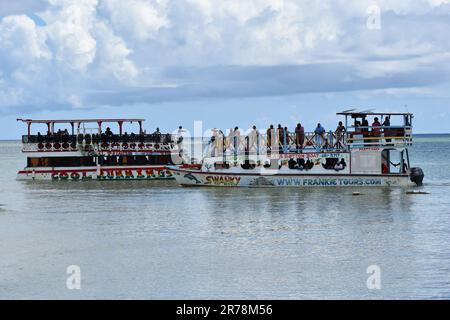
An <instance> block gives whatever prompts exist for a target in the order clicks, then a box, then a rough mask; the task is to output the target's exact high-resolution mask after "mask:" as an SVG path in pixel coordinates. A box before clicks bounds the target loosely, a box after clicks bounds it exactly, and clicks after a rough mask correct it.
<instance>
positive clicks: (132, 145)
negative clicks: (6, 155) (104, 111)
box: [17, 119, 191, 181]
mask: <svg viewBox="0 0 450 320" xmlns="http://www.w3.org/2000/svg"><path fill="white" fill-rule="evenodd" d="M17 121H22V122H24V123H26V124H27V127H28V132H27V134H26V135H23V136H22V144H23V148H22V152H23V153H25V154H26V155H27V166H26V167H25V168H24V169H23V170H20V171H19V172H18V174H17V179H18V180H74V181H84V180H93V179H94V180H108V181H109V180H114V181H115V180H168V179H173V175H172V173H171V172H170V170H167V166H168V165H175V164H176V165H178V166H179V167H185V168H186V167H191V165H190V164H188V163H189V161H188V160H186V159H184V158H185V157H184V156H183V153H182V142H181V140H182V139H181V136H176V135H171V134H161V133H160V132H159V130H158V131H156V132H155V133H153V134H146V132H145V131H144V130H143V127H142V125H143V122H144V121H145V119H74V120H32V119H17ZM132 123H137V124H138V125H139V131H138V133H127V132H123V125H124V124H132ZM108 124H114V127H116V125H118V132H116V133H113V131H112V130H111V129H110V128H109V127H107V125H108ZM32 125H33V126H37V125H41V126H42V125H43V126H44V129H45V130H46V133H45V134H41V133H40V132H38V133H37V134H32V133H31V126H32ZM55 126H56V127H66V129H65V130H61V129H59V130H58V131H56V128H55ZM89 126H91V127H92V126H94V127H93V128H90V127H89ZM105 128H106V130H103V129H105ZM185 163H186V164H185Z"/></svg>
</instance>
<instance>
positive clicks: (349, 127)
mask: <svg viewBox="0 0 450 320" xmlns="http://www.w3.org/2000/svg"><path fill="white" fill-rule="evenodd" d="M337 115H340V116H344V121H342V125H343V128H344V129H342V130H337V129H336V130H329V131H324V132H323V133H317V132H315V131H312V132H311V131H310V132H305V131H304V132H303V133H301V131H300V132H285V131H284V130H283V131H281V133H280V131H279V130H278V129H276V128H274V129H272V130H271V131H270V132H269V130H267V131H264V132H262V133H261V132H255V131H252V130H250V131H249V132H248V133H247V134H243V135H239V136H231V138H230V136H225V135H223V134H220V133H218V131H216V132H214V133H213V134H212V136H211V138H210V139H209V141H208V143H207V147H206V148H205V150H204V155H205V156H206V157H220V156H225V157H226V156H237V155H267V154H271V155H273V154H274V153H278V154H290V153H294V154H295V153H318V152H321V153H324V152H350V151H352V150H354V149H381V148H398V149H402V148H407V147H409V146H411V145H412V142H413V135H412V119H413V114H411V113H395V112H370V111H369V112H365V111H355V110H347V111H343V112H339V113H337ZM369 117H373V118H375V117H377V118H378V120H379V123H378V124H377V125H373V124H372V125H367V124H366V125H361V124H360V122H362V121H359V120H364V119H365V120H367V118H369ZM386 118H388V119H389V122H385V120H386ZM393 118H395V121H394V122H395V124H391V119H393ZM352 120H353V123H351V121H352ZM372 120H373V119H372ZM393 120H394V119H393ZM387 123H389V125H386V124H387Z"/></svg>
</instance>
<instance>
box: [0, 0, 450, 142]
mask: <svg viewBox="0 0 450 320" xmlns="http://www.w3.org/2000/svg"><path fill="white" fill-rule="evenodd" d="M449 35H450V0H415V1H410V0H396V1H395V0H389V1H387V0H383V1H382V0H379V1H372V0H357V1H356V0H355V1H349V0H345V1H344V0H321V1H318V0H317V1H311V0H307V1H303V0H21V1H10V0H0V139H16V138H19V136H20V135H21V134H22V133H24V132H25V129H26V128H25V126H24V125H23V124H21V123H18V122H16V118H32V119H49V118H54V119H70V118H97V117H101V118H117V117H139V118H141V117H142V118H146V119H147V121H146V123H145V127H146V128H147V131H153V130H154V128H156V127H160V128H161V129H162V131H170V132H171V131H173V130H174V129H175V128H177V127H178V125H183V126H184V127H186V128H188V129H189V128H192V127H193V123H194V121H195V120H201V121H203V126H204V127H205V128H212V127H218V128H230V127H234V126H236V125H237V126H240V127H241V128H249V127H250V126H251V125H253V124H256V125H257V126H258V127H260V128H261V127H267V125H268V124H271V123H273V124H275V125H276V124H278V123H281V124H283V125H286V126H289V127H293V126H294V125H295V124H296V123H297V122H301V123H302V124H303V125H304V126H305V127H306V129H307V130H308V129H310V130H313V129H314V126H315V124H317V122H321V123H322V124H323V125H324V126H325V128H327V129H334V128H335V127H336V123H337V122H338V121H339V120H341V119H339V118H338V117H337V116H336V115H335V113H336V112H338V111H342V110H346V109H351V108H357V109H360V110H368V109H373V110H376V111H383V112H384V111H398V112H403V111H409V112H413V113H414V114H415V119H414V126H415V131H416V132H418V133H444V132H450V36H449ZM41 129H42V128H41ZM41 131H44V130H41Z"/></svg>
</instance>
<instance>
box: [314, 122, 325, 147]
mask: <svg viewBox="0 0 450 320" xmlns="http://www.w3.org/2000/svg"><path fill="white" fill-rule="evenodd" d="M314 133H315V135H316V149H317V151H318V150H320V148H321V147H322V143H323V140H325V136H324V135H325V128H324V127H322V125H321V124H320V123H318V124H317V127H316V129H315V130H314Z"/></svg>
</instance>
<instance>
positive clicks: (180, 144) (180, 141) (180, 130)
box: [177, 126, 185, 156]
mask: <svg viewBox="0 0 450 320" xmlns="http://www.w3.org/2000/svg"><path fill="white" fill-rule="evenodd" d="M183 132H185V131H184V129H183V127H182V126H179V127H178V131H177V146H178V151H179V152H180V156H181V155H182V154H183V139H184V137H183Z"/></svg>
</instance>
